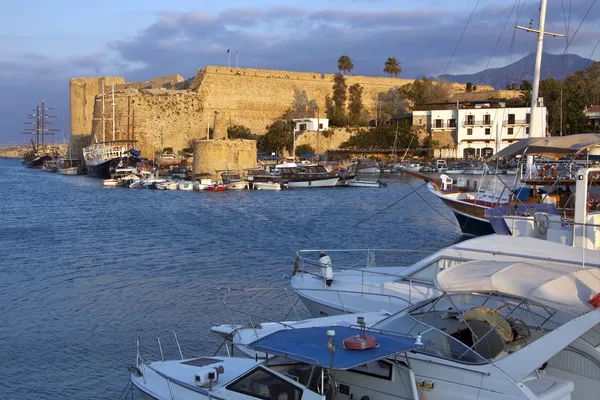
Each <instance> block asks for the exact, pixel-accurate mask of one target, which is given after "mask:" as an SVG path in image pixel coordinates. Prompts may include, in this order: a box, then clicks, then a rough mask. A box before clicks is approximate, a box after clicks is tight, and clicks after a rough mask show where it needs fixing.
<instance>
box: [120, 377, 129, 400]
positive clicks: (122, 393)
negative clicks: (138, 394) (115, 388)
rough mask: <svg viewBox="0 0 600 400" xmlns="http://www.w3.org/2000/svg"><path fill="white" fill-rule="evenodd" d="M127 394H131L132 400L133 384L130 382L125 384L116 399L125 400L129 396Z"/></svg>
mask: <svg viewBox="0 0 600 400" xmlns="http://www.w3.org/2000/svg"><path fill="white" fill-rule="evenodd" d="M128 388H129V390H127V389H128ZM129 393H131V397H132V398H133V384H132V383H131V381H129V382H127V384H126V385H125V387H124V388H123V390H122V391H121V394H120V395H119V397H118V399H119V400H121V399H127V396H128V395H129ZM123 395H125V397H123Z"/></svg>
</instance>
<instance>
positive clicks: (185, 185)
mask: <svg viewBox="0 0 600 400" xmlns="http://www.w3.org/2000/svg"><path fill="white" fill-rule="evenodd" d="M178 189H179V190H194V182H192V181H179V186H178Z"/></svg>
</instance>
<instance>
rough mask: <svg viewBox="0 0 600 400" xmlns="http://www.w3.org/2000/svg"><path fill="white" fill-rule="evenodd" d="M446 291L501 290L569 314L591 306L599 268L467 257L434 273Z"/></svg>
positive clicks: (597, 290)
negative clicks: (470, 259)
mask: <svg viewBox="0 0 600 400" xmlns="http://www.w3.org/2000/svg"><path fill="white" fill-rule="evenodd" d="M436 284H437V286H438V287H439V288H440V290H443V291H445V292H465V291H468V292H471V291H473V292H501V293H504V294H507V295H511V296H515V297H520V298H525V299H529V300H532V301H535V302H538V303H540V304H544V305H547V306H549V307H552V308H554V309H557V310H560V311H564V312H568V313H570V314H582V313H586V312H588V311H590V310H592V309H593V308H592V306H591V305H590V304H589V303H588V301H589V300H590V299H591V298H592V297H594V296H595V295H596V294H598V293H600V269H599V268H584V267H582V266H574V265H567V264H559V265H557V264H554V265H541V264H531V263H524V262H510V261H509V262H502V261H470V262H466V263H463V264H459V265H456V266H454V267H451V268H448V269H446V270H444V271H442V272H440V273H439V274H438V275H437V278H436Z"/></svg>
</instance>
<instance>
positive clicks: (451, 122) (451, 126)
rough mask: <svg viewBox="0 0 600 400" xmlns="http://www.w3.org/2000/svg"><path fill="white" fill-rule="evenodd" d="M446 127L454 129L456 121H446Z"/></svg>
mask: <svg viewBox="0 0 600 400" xmlns="http://www.w3.org/2000/svg"><path fill="white" fill-rule="evenodd" d="M448 126H449V127H450V128H456V120H455V119H454V118H452V119H449V120H448Z"/></svg>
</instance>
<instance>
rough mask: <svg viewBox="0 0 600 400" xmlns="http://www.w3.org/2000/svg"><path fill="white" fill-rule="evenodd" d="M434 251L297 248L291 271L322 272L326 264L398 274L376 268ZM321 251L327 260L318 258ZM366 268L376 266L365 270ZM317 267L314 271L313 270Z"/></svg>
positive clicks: (412, 260) (406, 263) (398, 264)
mask: <svg viewBox="0 0 600 400" xmlns="http://www.w3.org/2000/svg"><path fill="white" fill-rule="evenodd" d="M433 253H434V251H426V250H388V249H356V250H354V249H352V250H300V251H297V252H296V260H295V264H294V273H297V272H300V273H308V274H315V273H317V272H318V273H322V272H323V270H324V268H327V267H328V266H330V267H332V268H333V270H334V271H335V270H339V271H356V272H357V273H360V274H364V273H365V272H366V273H368V274H372V275H382V276H386V275H387V276H396V277H397V276H398V274H394V273H390V272H385V271H382V270H379V268H382V269H383V268H393V267H396V268H398V267H407V266H410V265H412V264H414V263H416V262H418V261H420V260H423V259H424V258H426V257H427V256H429V255H431V254H433ZM321 254H324V255H327V256H329V257H330V258H331V263H330V264H325V263H323V262H322V261H319V259H320V256H321ZM365 268H378V270H376V271H374V270H368V271H365V270H364V269H365ZM315 271H317V272H315Z"/></svg>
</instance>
